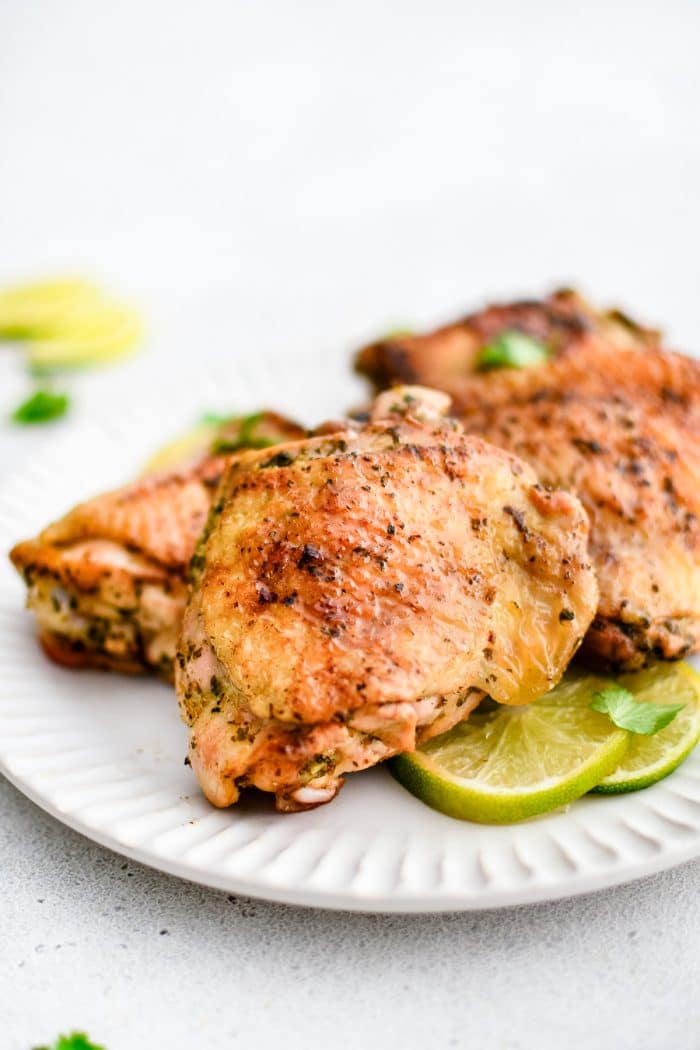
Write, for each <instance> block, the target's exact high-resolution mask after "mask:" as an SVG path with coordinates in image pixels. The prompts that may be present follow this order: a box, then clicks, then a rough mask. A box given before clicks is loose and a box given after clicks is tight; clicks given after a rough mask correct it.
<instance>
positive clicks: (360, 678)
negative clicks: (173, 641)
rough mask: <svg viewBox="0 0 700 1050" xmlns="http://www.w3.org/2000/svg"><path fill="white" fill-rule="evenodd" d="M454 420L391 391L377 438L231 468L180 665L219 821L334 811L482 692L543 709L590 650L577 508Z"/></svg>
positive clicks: (353, 435) (372, 428)
mask: <svg viewBox="0 0 700 1050" xmlns="http://www.w3.org/2000/svg"><path fill="white" fill-rule="evenodd" d="M445 405H446V399H444V398H442V397H441V396H440V395H436V394H435V393H434V392H432V391H431V392H425V391H419V390H416V389H414V390H411V389H404V390H402V391H399V392H392V393H391V395H390V397H388V398H387V397H384V398H382V399H380V401H379V403H378V405H377V408H376V411H375V414H374V415H375V418H374V419H373V420H372V421H371V422H370V423H369V424H368V425H367V426H366V427H365V428H363V429H357V430H351V429H347V430H345V431H343V432H339V433H335V434H332V435H325V436H321V437H313V438H309V439H307V440H305V441H299V442H295V443H292V444H287V445H282V446H280V447H279V448H277V449H275V450H273V451H272V453H270V452H247V453H242V454H241V455H239V456H237V457H236V458H235V459H234V460H232V462H231V464H230V466H229V468H228V470H227V472H226V474H225V476H224V479H223V481H222V484H221V486H220V488H219V491H218V494H217V500H216V504H215V506H214V508H213V511H212V514H211V515H210V517H209V521H208V526H207V530H206V532H205V536H204V537H203V538H202V540H201V541H200V544H199V546H198V549H197V552H196V554H195V557H194V559H193V579H194V585H193V592H192V595H191V598H190V601H189V604H188V608H187V612H186V615H185V619H184V622H183V630H182V636H181V639H180V643H179V647H178V657H177V667H176V685H177V691H178V696H179V701H180V705H181V710H182V714H183V717H184V719H185V721H186V722H187V723H188V725H189V726H190V727H191V735H190V751H189V758H190V762H191V764H192V766H193V768H194V770H195V772H196V774H197V777H198V778H199V781H200V784H201V786H202V789H203V791H204V793H205V794H206V796H207V797H208V798H209V799H210V800H211V801H212V802H213V803H214V804H215V805H218V806H227V805H230V804H231V803H234V802H236V800H237V799H238V797H239V792H240V790H241V788H243V787H245V786H249V785H252V786H255V787H257V788H260V789H262V790H263V791H268V792H273V793H274V794H275V796H276V803H277V807H278V809H280V810H298V809H303V808H307V807H309V806H313V805H318V804H319V803H322V802H326V801H329V800H330V799H331V798H333V797H334V795H335V794H336V792H337V791H338V789H339V787H340V785H341V784H342V775H343V774H344V773H347V772H351V771H354V770H359V769H363V768H365V767H367V766H371V765H374V764H375V763H377V762H379V761H381V760H382V759H385V758H387V757H389V756H390V755H392V754H395V753H397V752H399V751H407V750H412V749H413V748H414V747H415V746H416V743H417V742H419V741H421V740H425V739H427V738H429V737H431V736H433V735H435V734H437V733H441V732H444V731H446V730H447V729H449V728H450V727H451V726H452V725H454V724H455V723H456V722H458V721H460V720H462V719H464V718H466V717H467V715H468V714H469V712H470V711H471V710H472V709H473V708H474V707H475V706H476V704H478V703H479V701H480V700H481V699H482V698H483V697H484V696H485V695H486V694H489V695H490V696H492V697H493V698H494V699H496V700H498V701H500V702H502V703H508V704H521V703H525V702H527V701H528V700H531V699H533V698H534V697H536V696H538V695H540V694H542V693H543V692H545V691H546V690H548V689H549V688H550V687H551V686H552V685H554V683H555V682H556V681H558V679H559V678H560V676H561V674H562V672H563V671H564V669H565V667H566V665H567V664H568V662H569V660H570V659H571V656H572V654H573V653H574V652H575V651H576V649H577V647H578V645H579V643H580V641H581V639H582V637H583V635H584V634H585V632H586V630H587V628H588V626H589V623H590V621H591V619H592V616H593V613H594V611H595V607H596V603H597V586H596V583H595V578H594V574H593V571H592V569H591V567H590V564H589V561H588V555H587V549H586V548H587V540H588V522H587V519H586V515H585V513H584V512H583V510H582V507H581V505H580V504H579V502H578V501H577V500H576V499H575V498H574V497H572V496H569V495H568V494H566V493H563V492H546V491H545V490H544V489H543V488H542V486H541V485H540V484H539V483H538V479H537V477H536V475H535V473H534V472H533V471H532V469H531V468H530V467H528V466H526V465H525V464H524V463H523V462H522V461H520V460H519V459H517V458H516V457H515V456H513V455H511V454H509V453H507V452H505V451H502V450H500V449H497V448H495V447H493V446H492V445H489V444H487V443H486V442H484V441H483V440H482V439H481V438H479V437H468V436H466V435H465V433H464V431H463V429H462V428H461V427H460V426H459V425H458V424H456V423H455V422H454V421H451V420H447V419H444V418H441V417H439V415H438V413H439V411H440V410H441V409H444V407H445ZM377 416H384V417H385V418H383V419H379V418H376V417H377Z"/></svg>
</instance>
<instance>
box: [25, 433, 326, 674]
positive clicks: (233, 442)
mask: <svg viewBox="0 0 700 1050" xmlns="http://www.w3.org/2000/svg"><path fill="white" fill-rule="evenodd" d="M251 420H253V421H254V425H252V424H251ZM304 433H305V431H304V430H303V429H302V428H301V427H299V426H297V425H296V424H295V423H291V422H290V421H288V420H285V419H283V418H282V417H281V416H277V415H275V414H274V413H261V414H260V415H259V416H255V417H246V419H244V420H240V419H238V420H231V421H229V422H227V423H222V424H221V426H220V427H217V428H216V433H215V438H214V440H213V443H212V441H211V440H210V439H211V435H209V438H208V439H207V446H206V447H205V448H203V449H200V450H199V451H196V452H192V450H190V455H189V458H188V460H187V462H185V463H183V464H182V465H181V466H180V467H178V468H174V467H173V468H171V469H168V470H166V471H158V472H155V473H149V474H147V475H146V476H144V477H143V478H141V479H139V480H137V481H135V482H132V483H131V484H129V485H126V486H125V487H124V488H121V489H117V490H116V491H114V492H109V493H106V494H105V495H102V496H98V497H97V498H95V499H92V500H90V501H89V502H87V503H82V504H80V505H79V506H78V507H76V508H75V509H74V510H72V511H70V512H69V513H68V514H67V515H66V516H65V517H64V518H61V519H60V521H57V522H56V523H55V524H53V525H49V526H48V528H46V529H44V530H43V532H41V533H40V534H39V536H37V537H36V539H33V540H26V541H24V542H23V543H18V544H17V546H16V547H15V548H14V549H13V550H12V552H11V554H10V557H11V558H12V561H13V563H14V565H15V566H16V568H17V569H18V571H19V572H21V573H22V575H23V577H24V579H25V581H26V583H27V588H28V595H27V604H28V606H29V608H30V609H31V610H32V611H33V612H34V614H35V615H36V618H37V622H38V625H39V637H40V641H41V644H42V646H43V647H44V649H45V651H46V652H47V654H48V655H49V656H50V657H51V658H52V659H53V660H55V661H56V662H57V663H61V664H65V665H66V666H68V667H97V668H104V669H108V670H115V671H123V672H129V673H136V672H140V671H146V670H151V671H152V670H155V671H158V672H159V673H161V674H163V675H165V676H166V677H171V676H172V667H173V658H174V655H175V642H176V638H177V633H178V631H179V628H180V622H181V620H182V615H183V612H184V608H185V601H186V597H187V582H186V578H187V568H188V565H189V561H190V558H191V557H192V554H193V552H194V549H195V544H196V542H197V539H198V537H199V535H200V533H201V531H202V528H203V527H204V523H205V521H206V518H207V514H208V513H209V508H210V506H211V503H212V499H213V496H214V492H215V490H216V486H217V484H218V482H219V480H220V478H221V475H222V473H223V470H224V467H225V466H226V464H227V463H228V462H229V460H230V458H231V452H229V451H227V450H229V449H230V450H235V449H236V448H238V447H246V444H247V445H250V444H252V445H254V446H255V445H258V446H259V445H266V446H267V445H273V444H275V443H276V442H277V441H280V440H287V441H288V440H290V439H291V438H297V437H301V436H302V435H303V434H304ZM212 448H216V449H217V451H212Z"/></svg>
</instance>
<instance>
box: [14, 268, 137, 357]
mask: <svg viewBox="0 0 700 1050" xmlns="http://www.w3.org/2000/svg"><path fill="white" fill-rule="evenodd" d="M141 335H142V325H141V319H140V317H139V315H138V314H137V313H136V311H135V310H132V309H130V308H129V307H128V306H125V305H123V304H122V303H119V302H114V301H112V300H110V299H107V298H106V297H105V296H104V295H103V293H102V292H101V291H100V289H99V288H98V287H96V286H95V285H94V284H91V283H90V282H88V281H81V280H75V279H66V280H55V281H40V282H37V283H35V284H27V285H22V286H19V287H16V288H8V289H6V290H4V291H0V338H2V339H11V340H18V341H21V342H23V343H24V346H25V350H26V352H27V356H28V359H29V364H30V367H31V368H32V369H33V370H34V371H37V372H45V371H50V370H53V369H57V368H75V367H80V366H82V365H90V364H98V363H102V362H106V361H109V360H112V359H113V358H115V357H121V356H122V355H123V354H126V353H128V352H129V351H130V350H133V349H135V347H136V346H137V345H138V343H139V340H140V338H141Z"/></svg>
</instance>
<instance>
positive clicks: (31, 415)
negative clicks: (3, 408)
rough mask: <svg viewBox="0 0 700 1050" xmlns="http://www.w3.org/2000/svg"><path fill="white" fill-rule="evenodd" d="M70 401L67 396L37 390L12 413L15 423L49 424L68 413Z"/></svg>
mask: <svg viewBox="0 0 700 1050" xmlns="http://www.w3.org/2000/svg"><path fill="white" fill-rule="evenodd" d="M69 404H70V400H69V398H68V395H67V394H54V393H52V392H51V391H50V390H37V391H36V393H34V394H32V396H31V397H29V398H27V400H26V401H24V402H22V404H21V405H19V407H18V408H16V409H15V410H14V412H13V413H12V419H13V420H14V422H15V423H48V422H50V421H51V420H52V419H59V418H60V417H61V416H64V415H65V414H66V412H67V411H68V405H69Z"/></svg>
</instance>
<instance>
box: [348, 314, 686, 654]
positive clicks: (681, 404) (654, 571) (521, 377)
mask: <svg viewBox="0 0 700 1050" xmlns="http://www.w3.org/2000/svg"><path fill="white" fill-rule="evenodd" d="M560 300H561V296H553V297H551V298H550V299H547V300H545V301H544V302H543V303H542V304H540V306H539V316H540V318H541V328H540V331H539V332H538V331H537V329H536V326H535V324H534V322H533V320H532V318H530V320H529V321H528V324H527V325H524V326H523V327H525V329H526V330H527V331H528V332H529V333H530V334H533V335H537V336H538V338H541V339H542V340H543V341H545V342H547V340H548V339H549V335H548V332H547V327H546V326H547V319H548V318H549V316H550V309H551V304H552V302H553V301H556V302H559V301H560ZM573 301H575V302H576V303H577V304H578V305H577V307H576V310H577V316H578V314H579V313H580V304H581V303H582V300H579V299H578V297H574V300H572V298H571V297H570V296H567V297H565V300H564V302H565V305H566V306H567V308H568V306H570V305H571V304H572V302H573ZM531 309H533V310H534V307H532V308H531ZM558 309H559V307H558V306H557V310H558ZM521 310H522V305H518V304H516V305H515V306H514V307H512V308H508V307H499V308H495V312H496V313H498V312H499V311H500V313H501V315H503V317H505V318H506V320H505V322H504V324H505V327H506V328H513V327H520V323H519V322H520V320H522V313H521ZM535 312H536V311H535ZM584 314H585V315H587V316H588V317H589V318H590V322H589V324H588V327H586V324H584V318H583V317H581V318H580V320H581V334H580V337H579V335H576V337H572V339H571V341H570V342H568V343H566V344H565V345H564V347H563V348H562V346H561V345H560V344H559V343H557V342H556V340H555V342H554V343H553V344H552V343H549V344H548V345H550V348H551V347H553V348H554V349H555V351H556V353H555V355H554V358H553V359H552V360H550V361H549V362H548V363H546V364H543V365H541V366H538V367H534V368H527V369H498V370H494V371H490V372H486V373H475V372H474V354H473V353H471V351H470V353H469V354H463V356H462V359H461V367H460V368H459V369H457V368H456V367H455V368H453V369H452V370H451V371H448V370H443V372H442V379H441V381H438V385H440V386H441V387H442V388H443V389H445V390H447V391H448V393H449V394H450V395H451V396H452V398H453V404H454V407H455V410H456V412H457V413H458V415H459V417H460V419H461V420H462V422H463V423H464V426H465V428H466V429H467V430H468V431H470V432H474V433H478V434H480V435H482V436H483V437H485V438H486V439H487V440H489V441H492V442H494V443H495V444H497V445H500V446H501V447H503V448H506V449H508V450H510V451H512V452H514V453H516V454H517V455H518V456H520V457H521V458H522V459H524V460H525V461H526V462H528V463H529V464H531V465H532V466H533V467H534V469H535V471H536V472H537V474H538V476H539V477H540V479H541V480H542V482H543V483H544V484H545V485H547V486H548V487H552V488H555V489H560V488H562V489H568V490H570V491H571V492H574V493H575V494H576V495H577V496H578V497H579V499H580V500H581V501H582V503H583V504H584V506H585V508H586V510H587V512H588V515H589V517H590V520H591V545H590V551H591V558H592V561H593V564H594V566H595V569H596V572H597V575H598V582H599V587H600V604H599V608H598V612H597V615H596V618H595V620H594V622H593V624H592V626H591V628H590V630H589V632H588V634H587V636H586V638H585V640H584V644H583V646H582V649H581V657H582V658H583V659H586V660H587V661H588V662H589V663H591V664H593V665H595V666H599V667H603V668H610V669H612V670H623V669H624V670H633V669H636V668H639V667H642V666H644V665H645V663H646V662H647V661H648V660H649V659H650V658H651V657H656V658H659V657H660V658H663V659H677V658H680V657H682V656H685V655H686V654H687V653H690V652H694V651H696V650H697V649H698V648H700V364H699V363H698V362H697V361H695V360H693V359H691V358H688V357H684V356H682V355H680V354H674V353H671V352H668V351H664V350H662V349H661V348H660V347H659V345H658V343H659V340H658V337H657V336H656V335H655V333H651V332H649V331H648V330H646V329H642V328H640V327H639V326H635V325H634V324H633V323H632V322H629V321H625V322H624V323H622V322H620V321H619V315H616V314H612V315H611V314H595V312H594V311H592V310H591V309H590V308H588V307H586V308H585V310H584ZM493 315H494V309H493V308H492V309H490V310H486V311H484V314H483V315H475V317H477V318H479V317H481V318H483V317H487V318H489V319H490V318H492V317H493ZM611 317H612V322H611V321H610V318H611ZM597 318H598V319H600V318H602V319H603V320H602V322H600V321H599V320H597ZM479 324H481V325H482V328H483V321H479V322H478V323H477V322H476V321H475V319H474V318H472V319H471V321H470V331H473V330H475V329H476V328H478V327H479ZM621 324H622V328H620V325H621ZM442 331H443V332H445V331H449V330H448V329H443V330H442ZM496 334H498V332H497V330H496V329H493V328H492V327H490V320H489V327H488V333H487V337H488V338H492V337H493V336H494V335H496ZM419 338H422V340H423V341H422V344H421V348H420V349H415V350H414V353H413V357H412V367H413V368H414V371H415V373H416V374H417V375H418V376H420V377H421V378H423V379H426V378H427V377H430V378H431V379H433V381H435V380H436V376H435V369H436V368H441V367H442V365H441V356H440V353H438V354H437V355H436V354H435V352H434V345H435V342H439V341H440V340H441V338H442V336H441V333H439V332H438V333H435V334H434V335H433V336H428V337H419ZM363 353H364V354H366V351H364V352H363ZM365 363H366V359H365ZM360 367H361V368H362V369H363V370H364V371H368V369H367V368H366V367H365V364H363V357H362V354H361V355H360ZM374 378H375V379H378V378H379V373H377V372H375V373H374Z"/></svg>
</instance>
